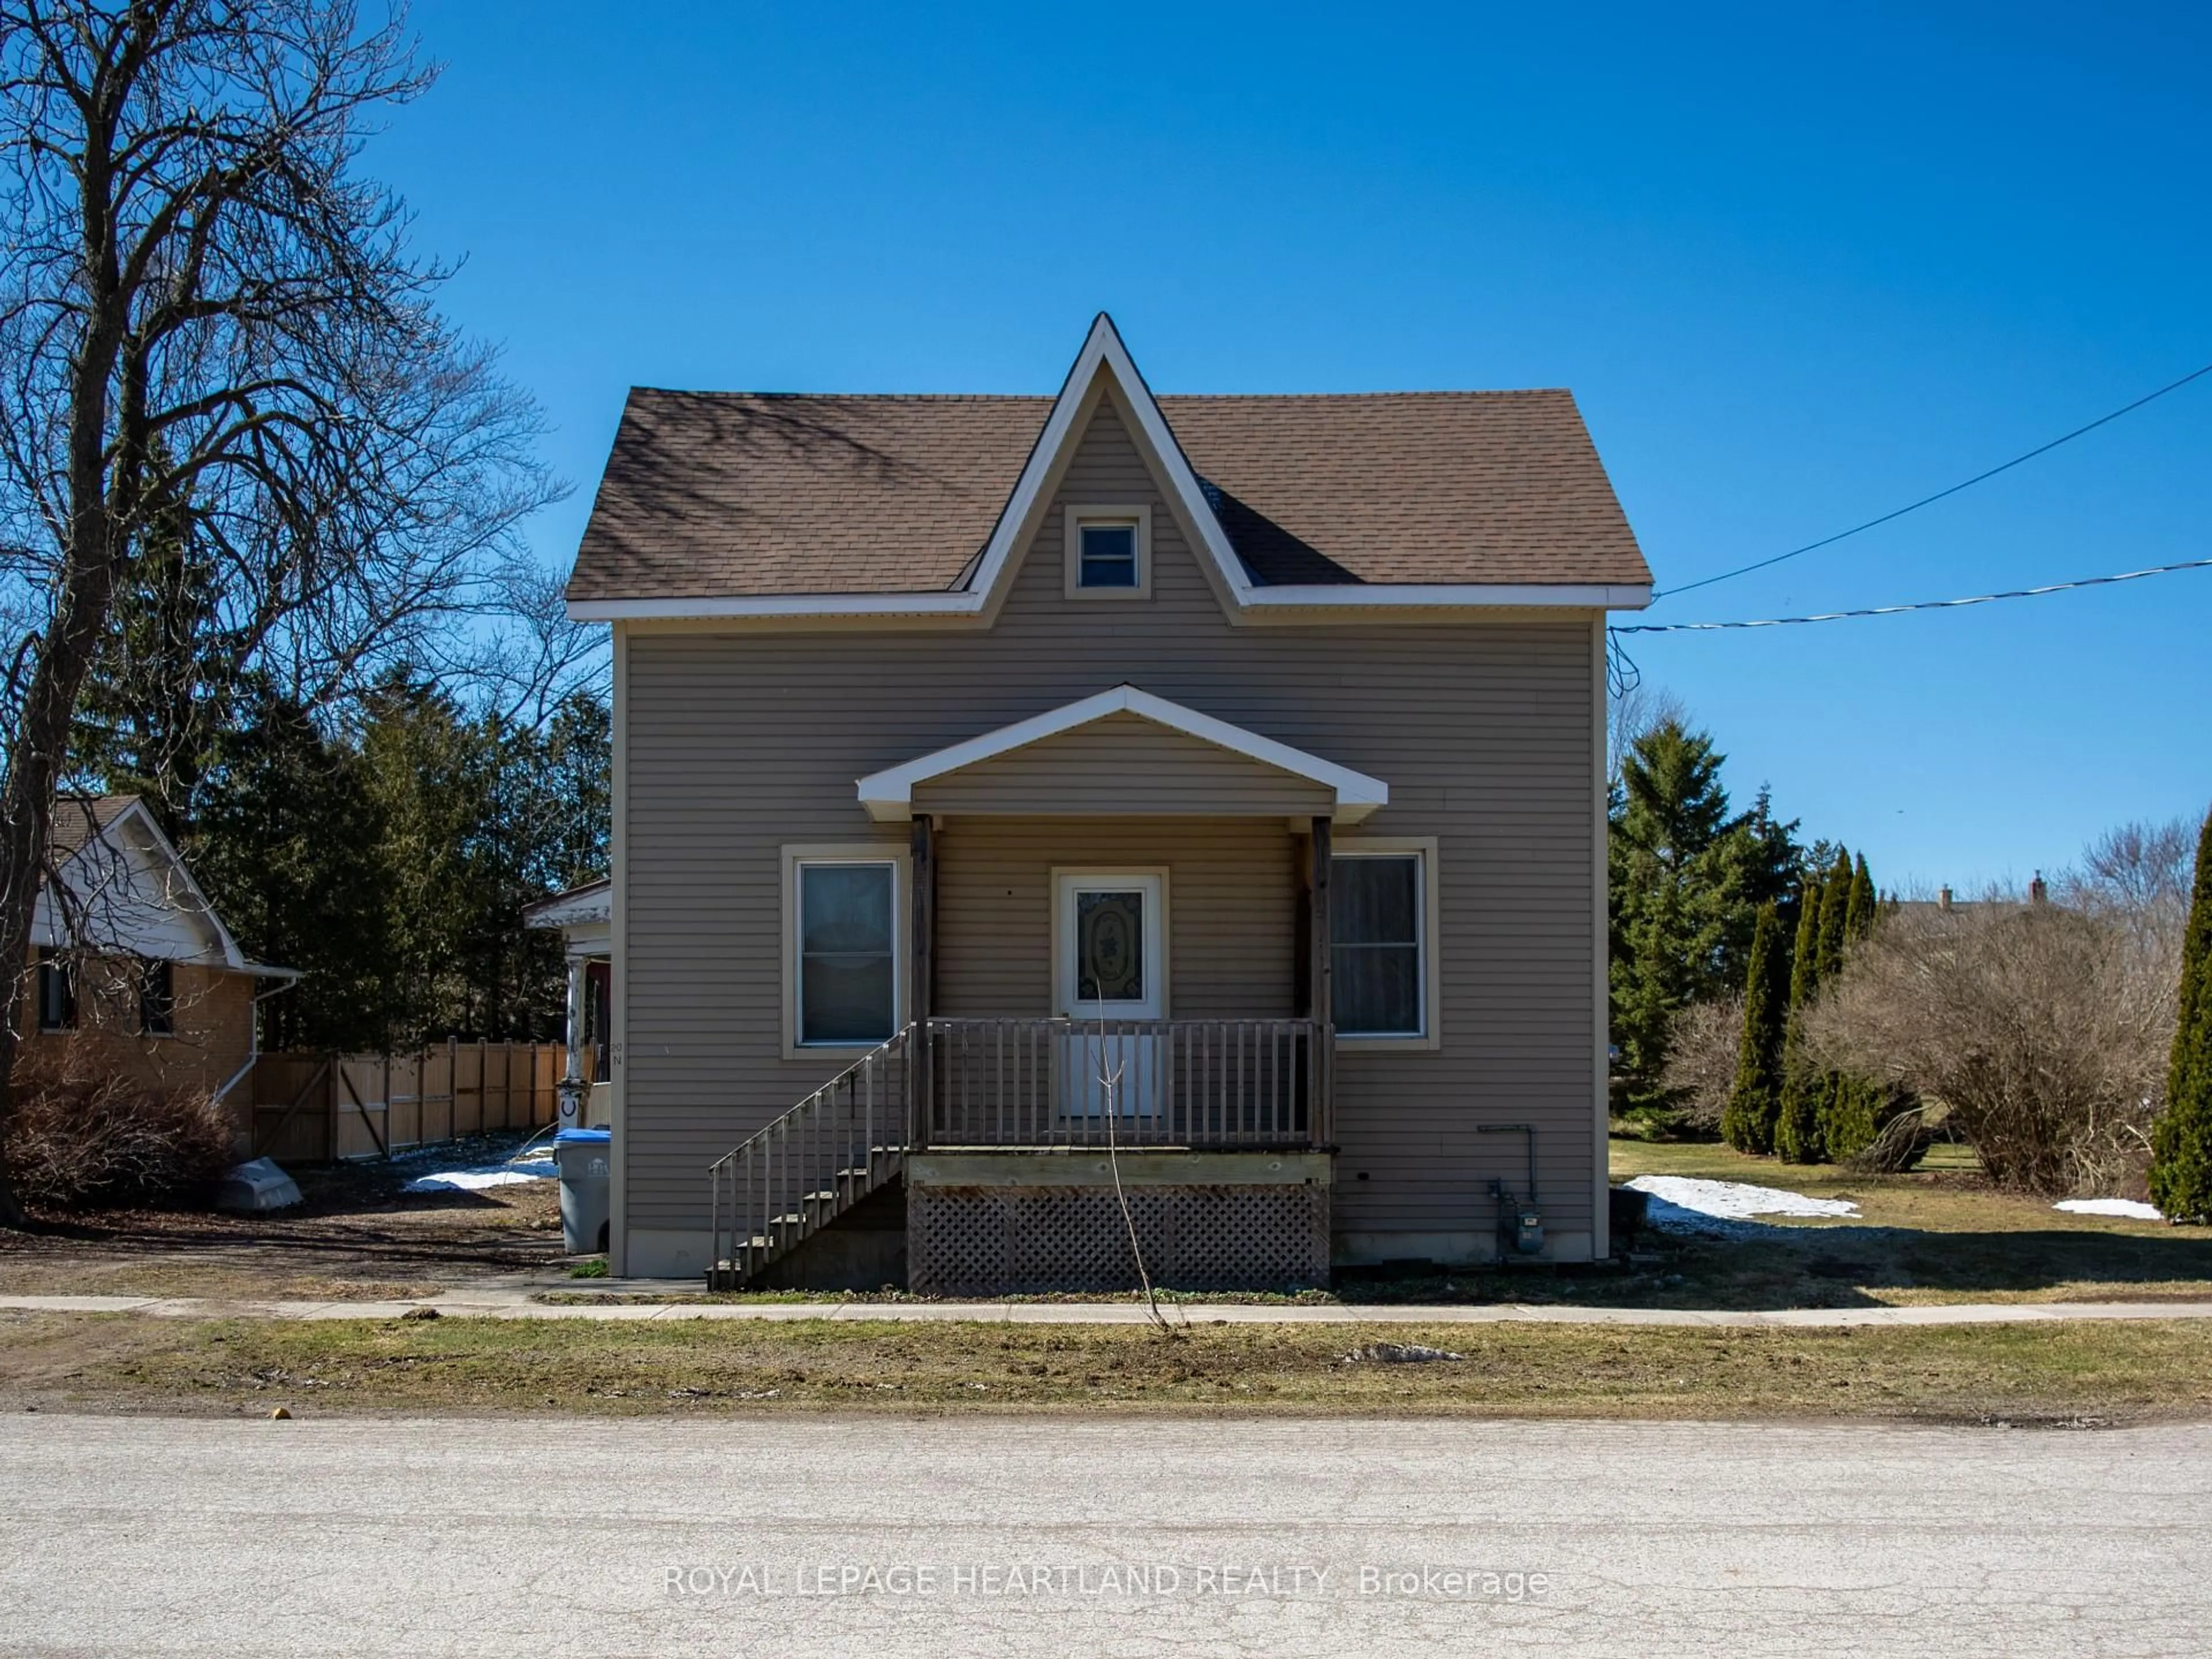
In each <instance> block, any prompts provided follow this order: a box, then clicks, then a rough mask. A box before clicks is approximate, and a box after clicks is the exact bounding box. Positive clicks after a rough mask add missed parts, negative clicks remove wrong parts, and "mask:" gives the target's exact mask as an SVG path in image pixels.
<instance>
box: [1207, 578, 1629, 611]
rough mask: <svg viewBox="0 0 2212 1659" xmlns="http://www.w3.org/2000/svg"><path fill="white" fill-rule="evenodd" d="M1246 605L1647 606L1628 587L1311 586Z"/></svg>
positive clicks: (1272, 590)
mask: <svg viewBox="0 0 2212 1659" xmlns="http://www.w3.org/2000/svg"><path fill="white" fill-rule="evenodd" d="M1245 603H1246V604H1247V605H1249V606H1250V607H1251V608H1252V609H1253V610H1255V611H1265V610H1267V609H1270V608H1272V607H1273V606H1277V605H1281V606H1285V607H1291V606H1319V607H1322V608H1324V609H1352V608H1358V607H1364V606H1367V605H1394V606H1395V605H1431V606H1442V607H1449V608H1450V609H1452V610H1466V609H1470V608H1472V609H1482V608H1486V607H1503V608H1507V609H1515V610H1517V609H1520V608H1522V607H1524V606H1525V607H1537V606H1541V607H1545V608H1548V609H1553V610H1562V611H1641V610H1643V609H1644V607H1645V606H1646V605H1650V603H1651V589H1650V585H1649V584H1646V585H1644V586H1640V587H1630V586H1617V585H1608V584H1604V583H1559V584H1553V585H1547V584H1542V583H1534V582H1523V583H1508V582H1500V583H1497V584H1495V585H1492V584H1488V583H1483V582H1433V583H1416V582H1363V583H1357V584H1352V583H1334V584H1332V583H1327V582H1313V583H1301V584H1298V585H1296V586H1290V585H1285V586H1280V587H1255V588H1254V589H1253V590H1252V592H1251V597H1250V598H1249V599H1247V600H1246V601H1245Z"/></svg>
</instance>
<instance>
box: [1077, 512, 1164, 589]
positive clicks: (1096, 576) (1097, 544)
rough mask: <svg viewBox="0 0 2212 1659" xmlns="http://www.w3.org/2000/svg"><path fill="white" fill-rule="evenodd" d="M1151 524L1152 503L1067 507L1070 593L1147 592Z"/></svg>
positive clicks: (1150, 587) (1150, 568)
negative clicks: (1123, 505) (1148, 505)
mask: <svg viewBox="0 0 2212 1659" xmlns="http://www.w3.org/2000/svg"><path fill="white" fill-rule="evenodd" d="M1067 592H1068V597H1069V598H1071V599H1076V598H1084V599H1144V598H1146V597H1147V596H1148V595H1149V594H1150V593H1151V592H1152V510H1151V508H1149V507H1070V508H1068V509H1067Z"/></svg>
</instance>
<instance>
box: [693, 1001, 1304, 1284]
mask: <svg viewBox="0 0 2212 1659" xmlns="http://www.w3.org/2000/svg"><path fill="white" fill-rule="evenodd" d="M1324 1030H1326V1028H1325V1027H1324V1026H1322V1025H1321V1024H1318V1023H1317V1022H1316V1021H1315V1020H1314V1019H1312V1018H1297V1019H1197V1020H1143V1021H1135V1020H1097V1021H1082V1020H1076V1019H1019V1018H1013V1019H980V1018H924V1019H921V1020H918V1021H916V1022H915V1024H911V1025H909V1026H908V1027H907V1028H906V1029H905V1030H902V1031H900V1032H899V1033H897V1034H896V1036H893V1037H892V1038H891V1039H890V1041H889V1042H885V1043H884V1044H883V1045H882V1046H881V1047H879V1048H876V1049H874V1050H872V1051H871V1052H870V1053H869V1054H867V1055H866V1056H865V1057H864V1058H862V1059H861V1060H860V1061H859V1062H857V1063H856V1064H854V1065H853V1066H849V1067H848V1068H847V1069H846V1070H845V1071H844V1072H842V1073H839V1074H838V1075H837V1076H836V1078H834V1079H831V1080H830V1081H829V1083H827V1084H825V1085H823V1087H821V1088H820V1089H817V1091H814V1092H813V1093H812V1094H811V1095H809V1096H808V1097H806V1098H805V1100H803V1101H801V1102H800V1103H799V1104H798V1105H797V1106H796V1107H794V1108H793V1109H792V1110H791V1111H789V1112H787V1113H785V1114H784V1115H782V1116H781V1117H780V1118H778V1119H777V1120H776V1121H775V1122H773V1123H771V1124H770V1125H769V1127H767V1128H766V1129H764V1130H763V1131H762V1132H761V1133H759V1134H757V1135H755V1136H753V1137H752V1138H750V1139H748V1140H747V1141H746V1142H745V1143H744V1145H743V1146H739V1147H738V1148H737V1149H736V1150H735V1151H733V1152H731V1153H729V1154H728V1155H727V1156H726V1157H725V1158H721V1159H720V1160H719V1161H718V1162H717V1163H716V1164H714V1168H713V1170H711V1172H710V1177H711V1180H712V1183H713V1188H714V1203H713V1228H714V1233H713V1251H714V1254H713V1255H712V1257H711V1258H710V1259H711V1261H713V1264H714V1265H713V1267H712V1268H711V1269H710V1270H709V1273H708V1285H709V1286H710V1288H714V1289H725V1290H726V1289H736V1288H739V1287H741V1286H743V1285H747V1284H750V1283H753V1282H756V1281H757V1279H758V1277H759V1275H760V1274H761V1273H763V1271H764V1270H766V1269H767V1268H769V1267H772V1266H774V1265H775V1264H776V1263H777V1262H779V1261H784V1260H785V1259H786V1258H787V1257H789V1256H790V1255H792V1253H793V1251H795V1250H797V1249H799V1248H800V1247H801V1246H802V1245H804V1244H805V1243H806V1242H807V1241H808V1240H810V1239H811V1238H813V1237H815V1236H816V1235H817V1234H819V1233H820V1232H822V1231H823V1230H824V1229H825V1228H827V1227H829V1226H830V1225H832V1224H833V1223H835V1222H836V1221H837V1220H838V1219H839V1218H841V1217H843V1216H844V1215H846V1214H847V1213H848V1212H851V1211H853V1210H854V1208H855V1206H859V1205H860V1204H862V1203H863V1202H864V1201H866V1200H869V1199H871V1198H872V1197H875V1196H877V1195H878V1194H883V1193H884V1192H886V1191H887V1190H889V1189H890V1188H893V1187H894V1186H895V1185H898V1184H902V1185H903V1188H904V1191H905V1199H906V1243H907V1261H908V1286H909V1288H912V1289H914V1290H916V1291H921V1292H923V1293H925V1294H934V1295H985V1294H992V1293H994V1292H1004V1291H1014V1290H1025V1291H1084V1290H1092V1291H1096V1290H1107V1289H1116V1288H1121V1287H1122V1286H1124V1285H1128V1284H1130V1283H1133V1260H1132V1257H1131V1254H1130V1248H1129V1242H1128V1232H1129V1230H1130V1228H1131V1227H1134V1229H1135V1231H1136V1232H1137V1234H1138V1238H1139V1246H1140V1248H1142V1249H1143V1250H1144V1254H1145V1259H1146V1266H1147V1269H1148V1271H1150V1272H1151V1273H1152V1275H1153V1277H1154V1278H1155V1279H1158V1280H1160V1281H1162V1282H1166V1283H1171V1284H1175V1285H1179V1286H1181V1287H1182V1288H1189V1289H1256V1288H1268V1287H1273V1286H1277V1285H1285V1284H1302V1285H1311V1284H1319V1283H1322V1282H1324V1281H1325V1280H1326V1279H1327V1277H1328V1240H1329V1207H1328V1199H1329V1189H1330V1186H1331V1182H1332V1178H1333V1177H1332V1166H1333V1164H1334V1144H1333V1138H1332V1129H1331V1125H1330V1112H1329V1069H1330V1068H1329V1065H1328V1056H1329V1048H1330V1046H1331V1045H1330V1043H1329V1042H1328V1040H1327V1039H1326V1038H1325V1037H1324V1036H1322V1032H1323V1031H1324ZM1125 1203H1126V1204H1127V1206H1128V1209H1127V1212H1126V1213H1125V1212H1124V1211H1123V1208H1122V1206H1123V1205H1124V1204H1125Z"/></svg>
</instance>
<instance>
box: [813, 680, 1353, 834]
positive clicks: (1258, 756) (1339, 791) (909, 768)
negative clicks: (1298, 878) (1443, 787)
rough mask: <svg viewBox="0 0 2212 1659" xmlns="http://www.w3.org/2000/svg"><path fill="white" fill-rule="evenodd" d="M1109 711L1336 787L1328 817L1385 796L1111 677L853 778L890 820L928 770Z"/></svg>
mask: <svg viewBox="0 0 2212 1659" xmlns="http://www.w3.org/2000/svg"><path fill="white" fill-rule="evenodd" d="M1109 714H1135V715H1138V716H1139V717H1141V718H1143V719H1145V720H1151V721H1152V722H1153V723H1154V724H1155V725H1158V726H1166V727H1167V728H1169V729H1170V731H1175V732H1182V733H1183V734H1184V735H1186V736H1188V737H1193V738H1198V739H1200V741H1201V742H1205V743H1210V744H1214V745H1215V746H1216V747H1217V748H1221V749H1226V750H1230V751H1231V753H1234V754H1239V755H1243V756H1245V757H1248V758H1249V759H1252V760H1255V761H1258V762H1260V763H1262V764H1263V765H1267V766H1272V767H1274V768H1275V769H1277V770H1279V771H1283V772H1288V773H1291V775H1294V776H1297V777H1302V778H1305V779H1307V780H1309V781H1311V782H1314V783H1317V784H1320V785H1322V787H1325V788H1328V789H1331V790H1334V792H1335V794H1336V811H1335V814H1334V817H1335V818H1336V821H1337V822H1338V823H1358V822H1359V821H1360V820H1361V819H1362V818H1364V817H1367V816H1369V815H1370V813H1372V812H1374V811H1376V810H1377V809H1379V808H1381V807H1384V806H1388V805H1389V804H1390V786H1389V784H1387V783H1385V782H1383V780H1382V779H1380V778H1372V777H1370V776H1368V775H1367V774H1366V773H1364V772H1355V771H1353V770H1352V769H1351V768H1350V767H1348V766H1339V765H1338V764H1337V763H1335V762H1334V761H1327V760H1323V759H1322V757H1320V756H1318V755H1310V754H1308V753H1307V752H1306V751H1305V750H1303V749H1294V748H1292V747H1291V745H1290V744H1287V743H1278V742H1277V741H1276V740H1275V739H1274V738H1263V737H1261V735H1260V734H1259V733H1258V732H1248V731H1246V730H1245V729H1244V728H1243V726H1231V724H1230V723H1229V722H1228V721H1227V720H1217V719H1215V718H1214V716H1212V715H1211V714H1200V713H1199V712H1198V710H1196V709H1195V708H1184V707H1183V706H1182V704H1181V703H1176V702H1169V701H1168V700H1167V699H1166V698H1165V697H1157V696H1153V695H1152V693H1151V692H1149V691H1142V690H1138V688H1137V687H1135V686H1133V685H1117V686H1115V688H1114V689H1113V690H1110V691H1101V692H1099V693H1097V695H1096V696H1088V697H1085V698H1083V699H1082V700H1081V701H1080V702H1071V703H1067V704H1066V705H1064V706H1063V707H1061V708H1051V709H1047V710H1046V711H1045V712H1044V713H1043V714H1032V715H1031V716H1030V718H1029V719H1027V720H1017V721H1016V722H1015V723H1014V724H1013V725H1012V726H1000V728H999V729H998V730H997V731H995V732H984V733H983V734H982V735H981V737H975V738H969V739H967V741H965V742H964V743H956V744H953V745H952V746H951V748H949V749H940V750H937V751H936V752H935V753H934V754H929V755H923V756H921V757H917V758H916V759H914V760H910V761H907V762H905V763H902V764H900V765H897V766H893V767H887V768H886V769H884V770H883V771H880V772H872V773H870V774H869V775H867V776H866V777H865V778H862V779H861V780H860V782H859V785H858V786H857V787H858V790H859V793H860V805H862V806H864V807H866V809H867V812H868V816H869V817H872V818H873V819H875V820H876V821H877V822H878V823H898V822H901V821H902V820H904V819H906V818H908V817H912V816H913V815H914V787H915V785H916V784H918V783H926V782H927V781H929V780H930V779H932V778H937V777H942V776H944V775H945V774H946V773H948V772H957V771H958V770H960V769H961V768H963V767H965V766H973V765H975V763H977V762H978V761H987V760H989V759H991V758H992V757H994V756H998V755H1003V754H1006V753H1007V752H1008V751H1009V750H1015V749H1019V748H1022V747H1024V746H1025V745H1026V744H1032V743H1036V742H1039V741H1041V740H1042V739H1043V738H1052V737H1057V736H1059V735H1060V733H1061V732H1072V731H1073V730H1074V729H1075V728H1076V727H1077V726H1088V725H1090V724H1091V721H1093V720H1103V719H1104V718H1105V717H1106V716H1107V715H1109Z"/></svg>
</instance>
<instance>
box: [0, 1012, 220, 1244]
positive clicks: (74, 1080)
mask: <svg viewBox="0 0 2212 1659" xmlns="http://www.w3.org/2000/svg"><path fill="white" fill-rule="evenodd" d="M16 1078H17V1082H18V1087H19V1088H20V1090H21V1093H20V1094H19V1096H18V1107H17V1109H16V1110H15V1112H14V1113H13V1114H12V1115H11V1116H10V1118H9V1123H8V1147H7V1152H8V1159H9V1166H10V1168H11V1169H12V1170H13V1172H14V1174H15V1180H16V1182H17V1183H18V1188H17V1189H18V1191H19V1192H20V1193H21V1196H22V1197H23V1199H24V1200H26V1201H27V1202H28V1203H31V1204H35V1205H38V1206H40V1207H42V1208H46V1209H52V1210H92V1209H103V1208H115V1207H119V1206H128V1205H133V1204H148V1203H178V1202H182V1203H194V1202H203V1201H204V1200H206V1199H207V1198H208V1197H209V1196H210V1195H211V1194H212V1193H213V1191H214V1189H215V1187H216V1183H217V1182H219V1181H221V1180H222V1175H223V1172H224V1171H225V1170H228V1168H229V1167H230V1166H231V1164H233V1163H234V1162H235V1161H236V1159H235V1157H234V1152H233V1148H232V1139H231V1137H232V1124H231V1121H230V1115H229V1114H228V1113H227V1112H226V1111H225V1110H224V1109H222V1106H221V1105H220V1104H219V1103H216V1101H214V1100H211V1099H210V1097H209V1096H208V1094H207V1091H204V1090H202V1089H182V1088H163V1087H155V1086H153V1085H148V1084H145V1083H143V1082H140V1081H138V1080H137V1079H132V1078H131V1077H129V1076H127V1075H125V1074H124V1073H120V1072H118V1071H117V1070H115V1069H114V1068H113V1067H112V1066H102V1065H101V1064H100V1060H99V1058H98V1056H97V1054H96V1053H95V1052H94V1050H93V1049H92V1048H90V1047H89V1046H88V1045H78V1044H71V1045H70V1047H69V1048H65V1049H64V1050H63V1052H62V1054H61V1056H60V1057H59V1058H58V1059H54V1060H48V1059H46V1057H44V1056H40V1057H39V1058H37V1059H33V1060H25V1061H24V1062H23V1063H22V1064H21V1066H18V1068H17V1071H16Z"/></svg>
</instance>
